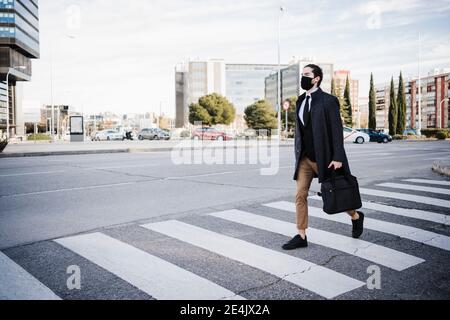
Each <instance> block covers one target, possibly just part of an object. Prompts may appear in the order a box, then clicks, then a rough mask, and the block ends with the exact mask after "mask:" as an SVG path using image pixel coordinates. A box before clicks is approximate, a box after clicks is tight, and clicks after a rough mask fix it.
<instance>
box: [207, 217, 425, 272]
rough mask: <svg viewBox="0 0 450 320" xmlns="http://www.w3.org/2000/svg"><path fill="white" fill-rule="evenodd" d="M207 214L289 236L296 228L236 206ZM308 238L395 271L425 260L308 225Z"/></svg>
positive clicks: (291, 224) (310, 240)
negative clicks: (236, 208)
mask: <svg viewBox="0 0 450 320" xmlns="http://www.w3.org/2000/svg"><path fill="white" fill-rule="evenodd" d="M210 215H211V216H213V217H216V218H221V219H224V220H228V221H232V222H236V223H240V224H243V225H247V226H250V227H254V228H258V229H261V230H265V231H270V232H274V233H278V234H282V235H285V236H287V237H290V236H292V234H293V233H294V232H295V230H297V228H296V226H295V224H294V223H289V222H285V221H281V220H276V219H272V218H268V217H264V216H261V215H256V214H253V213H249V212H244V211H240V210H229V211H223V212H217V213H213V214H210ZM308 241H309V242H311V243H315V244H318V245H321V246H324V247H328V248H332V249H335V250H338V251H342V252H345V253H348V254H350V255H353V256H356V257H360V258H362V259H365V260H368V261H371V262H374V263H376V264H379V265H382V266H386V267H388V268H391V269H394V270H396V271H403V270H405V269H408V268H410V267H413V266H415V265H418V264H420V263H422V262H425V260H423V259H420V258H417V257H415V256H412V255H409V254H406V253H403V252H400V251H397V250H393V249H390V248H386V247H383V246H380V245H377V244H375V243H371V242H367V241H363V240H358V239H353V238H350V237H346V236H342V235H340V234H336V233H331V232H327V231H322V230H318V229H314V228H309V229H308Z"/></svg>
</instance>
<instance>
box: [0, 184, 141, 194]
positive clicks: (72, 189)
mask: <svg viewBox="0 0 450 320" xmlns="http://www.w3.org/2000/svg"><path fill="white" fill-rule="evenodd" d="M133 184H136V182H124V183H115V184H105V185H98V186H87V187H78V188H66V189H56V190H47V191H37V192H29V193H17V194H11V195H0V198H15V197H25V196H35V195H41V194H51V193H58V192H67V191H79V190H92V189H102V188H111V187H122V186H129V185H133Z"/></svg>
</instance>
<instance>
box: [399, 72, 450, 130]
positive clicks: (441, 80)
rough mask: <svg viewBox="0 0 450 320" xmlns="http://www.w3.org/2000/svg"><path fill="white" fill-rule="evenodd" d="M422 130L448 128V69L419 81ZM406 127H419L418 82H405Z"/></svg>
mask: <svg viewBox="0 0 450 320" xmlns="http://www.w3.org/2000/svg"><path fill="white" fill-rule="evenodd" d="M421 84H422V116H421V118H422V128H423V129H426V128H436V129H439V128H450V69H443V70H433V71H431V72H430V73H429V74H428V76H426V77H423V78H422V79H421ZM405 91H406V105H407V108H406V126H407V128H408V129H417V128H418V127H419V81H418V79H409V80H408V81H406V82H405Z"/></svg>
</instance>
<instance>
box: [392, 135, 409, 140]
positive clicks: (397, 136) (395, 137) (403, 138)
mask: <svg viewBox="0 0 450 320" xmlns="http://www.w3.org/2000/svg"><path fill="white" fill-rule="evenodd" d="M392 139H393V140H406V139H407V136H402V135H401V134H396V135H394V136H393V137H392Z"/></svg>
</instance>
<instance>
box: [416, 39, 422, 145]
mask: <svg viewBox="0 0 450 320" xmlns="http://www.w3.org/2000/svg"><path fill="white" fill-rule="evenodd" d="M421 64H422V37H421V34H420V33H419V62H418V68H419V70H418V73H419V110H418V111H419V115H418V118H419V126H418V130H417V133H418V135H419V136H421V135H422V78H421V74H420V73H421V67H422V66H421Z"/></svg>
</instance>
